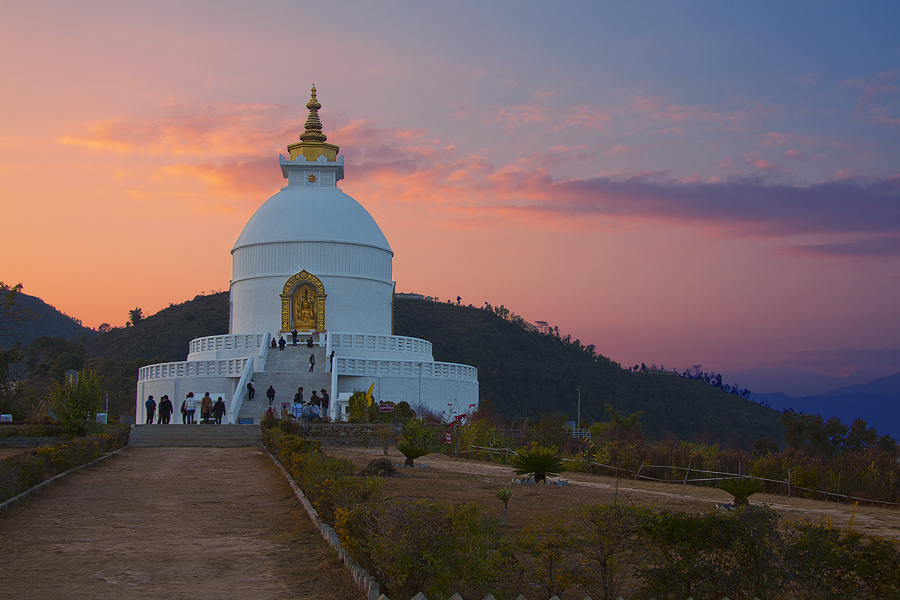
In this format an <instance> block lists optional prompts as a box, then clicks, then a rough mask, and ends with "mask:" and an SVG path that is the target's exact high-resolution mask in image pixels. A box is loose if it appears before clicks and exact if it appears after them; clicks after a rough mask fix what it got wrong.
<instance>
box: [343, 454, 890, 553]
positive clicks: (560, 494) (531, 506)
mask: <svg viewBox="0 0 900 600" xmlns="http://www.w3.org/2000/svg"><path fill="white" fill-rule="evenodd" d="M327 452H328V454H331V455H334V456H341V457H344V458H347V459H349V460H352V461H353V463H354V464H355V465H357V466H358V467H359V468H360V469H361V468H363V467H365V466H366V465H367V464H368V463H369V462H370V461H371V460H373V459H376V458H380V457H382V456H384V452H383V450H382V448H381V447H374V446H373V447H368V448H362V447H344V446H330V447H328V448H327ZM388 458H390V460H391V462H392V463H394V465H396V466H397V467H398V470H399V472H400V473H401V476H400V477H391V478H386V479H385V480H384V484H383V490H384V492H385V493H386V494H387V495H389V496H391V497H396V498H409V499H418V498H430V499H438V500H443V501H446V502H453V503H457V502H467V501H472V502H479V503H481V504H482V505H483V506H485V507H487V510H489V511H491V512H492V513H495V514H496V515H497V518H498V520H499V519H501V518H502V516H503V503H502V502H500V501H499V500H497V497H496V492H497V490H498V489H499V488H500V487H502V486H504V485H506V484H508V483H510V482H511V481H512V479H513V469H512V467H508V466H505V465H501V464H496V463H488V462H480V461H475V460H466V459H460V458H450V457H447V456H444V455H442V454H429V455H428V456H425V457H423V458H419V459H416V461H415V462H416V466H415V467H413V468H408V467H403V466H402V465H403V461H404V459H403V456H402V455H401V454H400V453H399V452H398V451H397V449H396V448H391V450H390V453H389V455H388ZM561 477H562V479H564V480H567V481H568V482H569V483H568V485H565V486H556V485H543V484H537V485H521V484H515V485H513V496H512V498H511V499H510V501H509V514H508V516H507V524H508V525H509V526H511V527H513V528H516V527H521V526H523V525H525V524H526V523H532V522H534V521H535V520H536V519H537V518H540V517H542V516H544V515H548V514H553V513H556V514H566V513H567V511H568V510H569V509H575V508H579V507H581V506H583V505H585V504H601V503H605V504H609V503H612V502H613V501H615V500H616V496H618V502H619V503H626V504H631V505H635V506H646V507H650V508H653V509H655V510H677V511H685V512H694V513H702V512H709V511H712V510H715V509H716V504H717V503H729V502H731V499H732V498H731V496H730V495H728V494H726V493H725V492H723V491H722V490H719V489H717V488H713V487H699V486H690V485H689V486H682V485H678V484H668V483H655V482H649V481H636V480H631V479H619V480H616V479H615V478H613V477H603V476H599V475H588V474H586V473H568V472H567V473H563V474H562V476H561ZM751 500H752V504H767V505H769V506H770V507H772V508H773V509H775V510H776V511H778V513H779V514H780V515H781V517H782V519H783V520H784V521H786V522H797V521H802V520H804V519H805V520H808V521H810V522H812V523H822V522H823V521H824V519H825V518H826V517H827V518H830V519H831V521H832V522H833V523H834V524H835V525H836V526H838V527H842V528H847V527H850V526H851V524H852V527H853V528H854V529H855V530H856V531H860V532H862V533H866V534H869V535H877V536H881V537H885V538H891V539H900V510H898V509H897V508H882V507H872V506H863V505H860V506H857V507H854V506H853V505H850V504H838V503H834V502H822V501H817V500H805V499H799V498H788V497H786V496H776V495H771V494H756V495H754V496H753V497H752V498H751Z"/></svg>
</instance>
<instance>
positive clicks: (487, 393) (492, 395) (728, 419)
mask: <svg viewBox="0 0 900 600" xmlns="http://www.w3.org/2000/svg"><path fill="white" fill-rule="evenodd" d="M498 311H499V312H498ZM542 331H543V332H544V333H542ZM548 331H552V330H551V329H548V328H546V327H544V328H538V327H535V326H533V325H531V324H529V323H527V322H525V321H524V320H523V319H521V317H517V316H516V315H514V314H512V313H510V311H509V310H508V309H502V307H501V308H498V309H496V310H494V309H493V307H486V308H485V309H481V308H473V307H466V306H456V305H455V304H454V305H449V304H446V303H438V302H428V301H423V300H411V299H403V298H398V299H396V301H395V305H394V333H395V334H396V335H407V336H412V337H422V338H425V339H428V340H430V341H431V342H432V343H433V354H434V357H435V360H441V361H450V362H457V363H463V364H469V365H472V366H474V367H476V368H477V369H478V379H479V389H480V392H481V396H482V399H487V400H489V401H490V403H491V404H492V405H493V406H494V408H495V410H496V411H497V412H498V413H501V414H502V415H503V416H505V417H507V418H510V419H524V418H527V417H534V416H535V415H538V414H540V413H556V412H559V413H563V414H565V415H567V417H568V420H575V413H576V409H577V394H576V392H575V389H576V388H577V387H578V386H581V390H582V403H581V404H582V418H583V419H584V420H585V421H587V422H589V423H590V422H594V421H599V420H602V419H604V418H606V417H607V414H606V413H605V411H604V408H603V407H604V404H605V403H608V404H610V405H611V406H613V407H614V408H615V410H616V411H617V412H618V413H619V414H621V415H632V414H634V413H636V412H639V411H644V415H643V416H642V417H641V429H642V431H643V433H644V435H646V436H647V437H648V438H650V439H660V438H667V437H669V438H672V437H674V438H677V439H685V440H701V439H702V440H704V441H710V442H719V443H721V444H723V445H728V446H738V447H745V448H750V447H752V445H753V443H754V442H755V441H756V440H757V439H759V438H764V437H766V436H770V437H771V438H772V439H775V440H778V441H780V440H781V439H782V428H781V426H780V423H779V418H780V414H779V413H778V412H777V411H774V410H772V409H770V408H766V407H764V406H761V405H759V404H755V403H753V402H751V401H749V400H747V399H745V398H741V397H740V396H738V395H734V394H731V393H726V392H725V391H724V390H723V389H722V388H719V387H717V386H713V385H708V384H706V383H705V382H703V381H697V380H692V379H685V378H683V377H680V376H678V375H675V374H671V373H669V374H665V373H662V374H652V373H648V372H643V373H633V372H630V371H629V370H627V369H623V368H622V367H621V366H620V365H618V364H617V363H614V362H612V361H611V360H609V359H608V358H607V357H605V356H602V355H599V354H597V353H596V352H595V351H592V349H591V348H590V347H589V346H584V345H582V344H580V343H578V340H571V339H569V340H567V339H566V337H565V336H559V335H558V334H556V333H555V331H553V332H552V333H547V332H548ZM698 414H703V415H704V419H702V420H698V419H696V415H698Z"/></svg>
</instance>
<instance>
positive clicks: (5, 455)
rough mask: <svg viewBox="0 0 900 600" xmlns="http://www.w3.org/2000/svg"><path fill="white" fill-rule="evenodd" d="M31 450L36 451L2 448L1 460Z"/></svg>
mask: <svg viewBox="0 0 900 600" xmlns="http://www.w3.org/2000/svg"><path fill="white" fill-rule="evenodd" d="M29 450H34V448H0V460H3V459H4V458H9V457H10V456H15V455H16V454H22V453H24V452H28V451H29Z"/></svg>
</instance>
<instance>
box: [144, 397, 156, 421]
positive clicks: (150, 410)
mask: <svg viewBox="0 0 900 600" xmlns="http://www.w3.org/2000/svg"><path fill="white" fill-rule="evenodd" d="M145 406H146V407H147V425H153V415H154V414H155V413H156V400H154V399H153V396H147V402H146V403H145Z"/></svg>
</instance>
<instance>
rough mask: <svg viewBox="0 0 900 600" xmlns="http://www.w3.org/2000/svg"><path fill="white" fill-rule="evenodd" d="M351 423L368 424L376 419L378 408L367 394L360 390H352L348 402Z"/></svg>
mask: <svg viewBox="0 0 900 600" xmlns="http://www.w3.org/2000/svg"><path fill="white" fill-rule="evenodd" d="M349 405H350V416H349V417H348V420H349V421H350V422H351V423H370V422H372V421H376V420H377V419H378V406H377V405H376V404H375V403H374V402H372V401H371V400H370V399H369V398H368V397H367V393H366V392H364V391H362V390H353V393H352V394H351V395H350V400H349Z"/></svg>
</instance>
